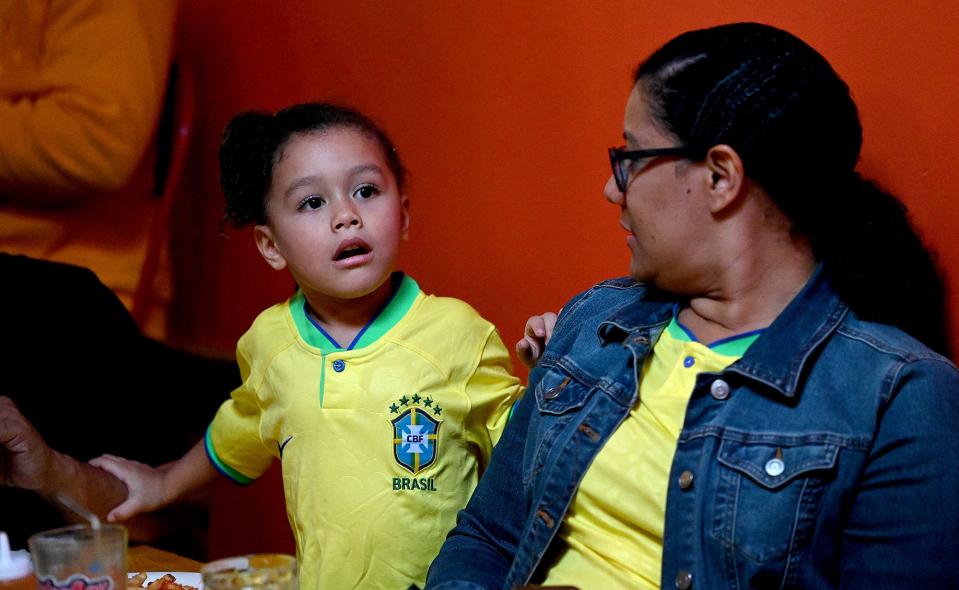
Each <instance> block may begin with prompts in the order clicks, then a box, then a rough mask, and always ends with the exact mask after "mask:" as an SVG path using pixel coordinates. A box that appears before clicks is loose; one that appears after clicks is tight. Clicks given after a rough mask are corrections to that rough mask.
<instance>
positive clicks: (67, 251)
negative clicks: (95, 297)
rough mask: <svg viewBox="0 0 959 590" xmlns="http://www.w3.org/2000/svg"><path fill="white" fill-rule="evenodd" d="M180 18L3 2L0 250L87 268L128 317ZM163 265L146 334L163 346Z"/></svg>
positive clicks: (144, 8)
mask: <svg viewBox="0 0 959 590" xmlns="http://www.w3.org/2000/svg"><path fill="white" fill-rule="evenodd" d="M175 16H176V2H175V1H174V0H156V1H150V2H128V1H126V0H8V1H6V2H3V3H0V138H2V141H0V252H5V253H7V254H19V255H24V256H29V257H31V258H34V259H38V260H49V261H54V262H61V263H66V264H72V265H75V266H80V267H83V268H88V269H90V270H92V271H93V272H94V274H96V276H97V278H99V279H100V281H102V282H103V283H104V284H105V285H107V286H108V287H109V288H110V289H111V290H112V291H113V292H114V293H115V294H116V295H117V296H118V297H119V298H120V300H121V301H122V302H123V304H124V305H125V306H126V307H127V308H128V309H129V308H130V307H131V306H132V303H133V295H134V292H135V290H136V287H137V284H138V282H139V280H140V271H141V267H142V265H143V262H144V258H145V256H146V244H147V241H148V240H147V237H148V235H149V231H150V224H151V220H152V217H153V215H154V212H155V211H156V209H157V206H158V199H157V198H156V196H155V195H154V191H153V183H154V174H153V173H154V163H155V159H156V154H155V149H154V147H153V143H154V142H153V138H154V136H155V132H156V128H157V124H158V119H159V115H160V110H161V107H162V105H163V100H164V91H165V88H166V81H167V72H168V70H169V68H170V61H171V54H172V47H171V46H172V42H173V29H174V20H175ZM161 261H162V264H161V265H160V269H159V271H158V273H157V275H158V278H157V280H156V282H155V284H154V288H153V289H152V298H151V299H150V300H149V301H147V302H146V304H145V309H144V312H143V319H142V321H141V327H142V328H143V329H144V331H145V332H146V333H147V334H148V335H150V336H152V337H154V338H157V339H161V340H162V339H163V338H164V337H165V336H166V308H167V306H168V305H169V301H170V298H171V286H170V278H169V268H168V266H169V265H168V263H167V258H166V257H161ZM2 270H3V267H0V272H2ZM41 271H42V272H55V267H49V266H47V267H42V266H40V265H38V270H37V272H41Z"/></svg>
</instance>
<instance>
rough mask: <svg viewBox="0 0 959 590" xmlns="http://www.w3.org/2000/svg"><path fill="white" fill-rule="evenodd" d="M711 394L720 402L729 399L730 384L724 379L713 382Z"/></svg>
mask: <svg viewBox="0 0 959 590" xmlns="http://www.w3.org/2000/svg"><path fill="white" fill-rule="evenodd" d="M709 393H710V395H712V396H713V397H714V398H716V399H718V400H723V399H726V398H727V397H729V383H726V382H725V381H723V380H722V379H716V380H715V381H713V384H712V385H710V386H709Z"/></svg>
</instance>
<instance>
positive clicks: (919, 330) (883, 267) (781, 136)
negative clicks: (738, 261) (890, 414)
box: [635, 23, 948, 353]
mask: <svg viewBox="0 0 959 590" xmlns="http://www.w3.org/2000/svg"><path fill="white" fill-rule="evenodd" d="M635 81H636V83H637V85H638V88H640V91H641V92H643V94H644V97H645V98H646V99H647V103H648V104H649V105H650V110H651V112H652V114H653V117H654V118H655V119H656V120H657V122H658V123H659V124H660V125H661V126H662V127H663V128H664V129H665V130H667V131H669V132H671V133H672V134H673V135H674V136H675V137H676V138H677V139H678V140H679V141H680V142H681V143H683V144H685V145H690V146H692V147H694V148H696V149H697V150H699V151H701V153H703V154H705V153H706V151H707V150H708V149H709V148H710V147H712V146H714V145H718V144H727V145H729V146H731V147H732V148H733V149H735V150H736V152H737V153H738V154H739V156H740V158H741V159H742V161H743V167H744V169H745V173H746V176H748V177H749V178H750V179H751V180H753V181H755V182H757V183H758V184H759V185H760V186H762V187H763V189H765V191H766V193H767V194H768V195H769V196H770V198H771V199H772V200H773V201H774V202H775V203H776V204H777V205H778V206H779V207H780V208H781V209H782V210H783V212H784V213H785V214H786V215H787V216H788V217H789V218H790V220H791V221H792V223H793V231H794V232H797V233H798V234H800V235H803V236H805V237H806V238H807V239H809V241H810V243H811V244H812V247H813V250H814V252H815V255H816V257H817V258H818V259H819V260H820V261H821V262H822V263H823V269H824V271H825V272H826V273H827V275H828V276H829V278H830V281H831V282H832V284H833V286H834V288H835V289H836V291H837V292H838V293H839V295H840V297H842V298H843V300H844V301H846V303H848V304H849V305H850V307H852V309H853V310H855V311H856V313H857V314H859V315H860V316H861V317H863V318H864V319H867V320H872V321H877V322H883V323H886V324H891V325H894V326H897V327H899V328H901V329H902V330H904V331H906V332H908V333H909V334H911V335H912V336H914V337H916V338H917V339H919V340H921V341H922V342H924V343H925V344H926V345H927V346H929V347H930V348H933V349H935V350H937V351H940V352H943V353H945V352H946V349H947V342H948V339H947V336H946V332H945V328H944V326H945V321H944V312H945V310H944V305H943V287H942V281H941V279H940V277H939V275H938V273H937V271H936V265H935V263H934V261H933V259H932V257H931V255H930V254H929V252H928V251H927V250H926V249H925V247H924V246H923V244H922V241H921V239H920V238H919V236H917V235H916V232H915V231H914V229H913V228H912V226H911V225H910V222H909V219H908V217H907V215H906V209H905V206H904V205H903V204H902V203H901V202H900V201H899V200H898V199H897V198H896V197H894V196H892V195H890V194H888V193H885V192H883V191H882V190H880V189H879V188H877V187H876V185H875V184H873V183H872V182H869V181H867V180H864V179H862V178H861V177H860V176H859V174H858V173H856V172H855V166H856V162H857V161H858V159H859V151H860V148H861V146H862V126H861V125H860V122H859V115H858V112H857V109H856V105H855V103H854V102H853V100H852V97H851V96H850V94H849V87H848V86H847V85H846V83H845V82H843V80H842V79H841V78H840V77H839V75H838V74H836V72H835V71H834V70H833V69H832V67H831V66H830V65H829V63H828V62H827V61H826V60H825V58H823V57H822V56H821V55H820V54H819V53H817V52H816V50H814V49H813V48H812V47H810V46H809V45H807V44H806V43H804V42H803V41H801V40H800V39H798V38H796V37H795V36H793V35H791V34H790V33H787V32H786V31H782V30H780V29H777V28H775V27H771V26H768V25H762V24H757V23H738V24H730V25H723V26H718V27H713V28H709V29H702V30H697V31H691V32H688V33H684V34H682V35H680V36H678V37H676V38H675V39H673V40H672V41H669V42H668V43H666V44H665V45H664V46H662V47H661V48H660V49H658V50H657V51H656V52H655V53H653V54H652V55H651V56H650V57H649V58H647V59H646V61H644V62H643V63H641V64H640V65H639V67H638V68H637V70H636V76H635Z"/></svg>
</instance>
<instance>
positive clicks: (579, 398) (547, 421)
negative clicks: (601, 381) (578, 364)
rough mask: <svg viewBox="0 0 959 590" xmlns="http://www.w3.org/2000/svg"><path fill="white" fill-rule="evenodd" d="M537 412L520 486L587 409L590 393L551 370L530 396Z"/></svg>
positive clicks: (564, 374)
mask: <svg viewBox="0 0 959 590" xmlns="http://www.w3.org/2000/svg"><path fill="white" fill-rule="evenodd" d="M530 394H532V395H533V396H534V398H535V400H536V409H535V410H534V413H533V417H532V419H531V422H530V429H529V435H528V439H527V442H526V445H527V446H526V449H527V452H526V453H525V459H526V464H525V465H524V469H523V482H524V483H527V484H528V483H529V482H530V480H532V479H533V478H534V477H536V475H537V474H539V472H540V471H541V470H542V469H543V466H544V465H545V464H546V463H547V459H548V458H549V455H550V452H551V451H554V450H555V449H556V447H557V443H558V441H559V439H560V438H562V433H563V432H565V431H566V429H567V428H571V427H572V419H573V417H574V416H575V415H576V414H577V412H578V411H579V410H580V409H582V408H583V406H585V405H586V403H587V402H588V401H589V399H590V397H591V396H592V394H593V389H591V388H589V387H587V386H586V385H584V384H583V383H581V382H579V381H577V380H576V379H575V378H574V377H573V376H572V375H570V374H569V373H567V372H566V371H565V370H563V369H562V368H561V367H558V366H554V367H551V368H550V369H549V371H548V372H547V373H546V374H545V375H543V377H542V379H541V380H540V381H539V383H538V384H537V386H536V389H535V390H534V391H532V392H527V395H530Z"/></svg>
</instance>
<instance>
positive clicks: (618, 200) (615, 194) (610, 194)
mask: <svg viewBox="0 0 959 590" xmlns="http://www.w3.org/2000/svg"><path fill="white" fill-rule="evenodd" d="M603 196H605V197H606V200H607V201H609V202H610V203H612V204H614V205H620V206H622V205H623V193H621V192H619V187H617V186H616V179H615V178H614V177H613V175H612V174H610V175H609V178H608V179H607V180H606V186H604V187H603Z"/></svg>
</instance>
